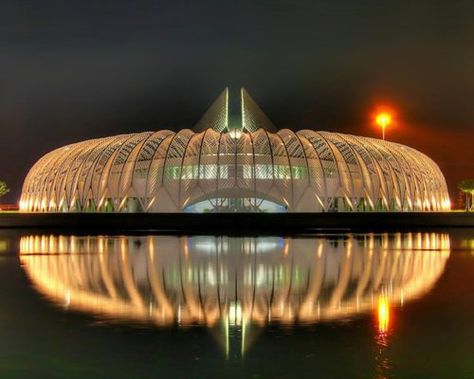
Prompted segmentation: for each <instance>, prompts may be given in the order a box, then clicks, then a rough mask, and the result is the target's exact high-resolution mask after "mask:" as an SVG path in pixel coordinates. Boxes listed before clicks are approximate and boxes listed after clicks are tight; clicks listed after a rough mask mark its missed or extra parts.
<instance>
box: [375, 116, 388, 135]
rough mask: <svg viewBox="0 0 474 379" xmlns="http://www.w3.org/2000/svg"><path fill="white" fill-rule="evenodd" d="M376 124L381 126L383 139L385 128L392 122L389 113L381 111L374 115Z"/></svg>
mask: <svg viewBox="0 0 474 379" xmlns="http://www.w3.org/2000/svg"><path fill="white" fill-rule="evenodd" d="M375 122H376V123H377V125H379V126H381V127H382V139H383V140H385V128H386V127H387V126H388V125H390V123H391V122H392V116H391V115H390V113H386V112H382V113H379V114H378V115H377V116H376V117H375Z"/></svg>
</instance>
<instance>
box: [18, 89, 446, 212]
mask: <svg viewBox="0 0 474 379" xmlns="http://www.w3.org/2000/svg"><path fill="white" fill-rule="evenodd" d="M229 114H230V112H229V92H228V89H225V90H224V91H223V92H222V94H221V95H220V96H219V97H218V98H217V99H216V101H215V102H214V103H213V104H212V105H211V107H210V108H209V110H208V111H207V112H206V113H205V114H204V116H203V117H202V119H201V120H200V121H199V122H198V123H197V124H196V125H195V126H194V128H193V130H190V129H183V130H180V131H179V132H177V133H175V132H172V131H170V130H160V131H157V132H144V133H135V134H127V135H119V136H113V137H106V138H98V139H93V140H88V141H83V142H78V143H75V144H72V145H68V146H65V147H62V148H59V149H56V150H54V151H52V152H50V153H48V154H46V155H45V156H43V157H42V158H41V159H40V160H39V161H38V162H37V163H36V164H35V165H34V166H33V167H32V169H31V170H30V172H29V173H28V175H27V177H26V179H25V182H24V185H23V192H22V196H21V201H20V209H21V210H22V211H28V212H335V211H355V212H358V211H360V212H366V211H441V210H449V209H450V202H449V195H448V190H447V186H446V181H445V179H444V177H443V174H442V173H441V171H440V169H439V167H438V166H437V165H436V163H434V162H433V161H432V160H431V159H430V158H428V157H427V156H426V155H424V154H422V153H420V152H419V151H416V150H414V149H412V148H409V147H407V146H403V145H400V144H397V143H393V142H387V141H382V140H379V139H374V138H366V137H359V136H352V135H347V134H341V133H330V132H316V131H313V130H300V131H298V132H293V131H291V130H288V129H282V130H278V131H277V129H276V128H275V127H274V126H273V124H272V123H271V121H270V120H269V119H268V118H267V117H266V116H265V114H264V113H263V112H262V111H261V109H260V108H259V107H258V106H257V104H256V103H255V102H254V101H253V99H252V98H251V97H250V96H249V94H248V93H247V91H246V90H245V89H242V90H241V114H240V116H239V117H238V120H236V119H235V118H233V117H230V116H229Z"/></svg>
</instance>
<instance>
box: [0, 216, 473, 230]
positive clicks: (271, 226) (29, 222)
mask: <svg viewBox="0 0 474 379" xmlns="http://www.w3.org/2000/svg"><path fill="white" fill-rule="evenodd" d="M453 227H465V228H469V227H471V228H474V213H468V212H429V213H421V212H420V213H392V212H390V213H388V212H380V213H213V214H211V213H203V214H195V213H194V214H193V213H0V228H10V229H35V230H56V231H67V232H69V233H75V232H76V233H77V232H90V233H105V232H115V233H116V232H148V231H154V232H157V233H163V234H165V233H172V234H199V233H202V234H227V235H229V234H244V233H245V234H254V235H255V234H266V235H269V234H278V235H282V234H283V235H285V234H286V235H289V234H305V233H315V232H318V231H327V230H332V231H394V230H399V231H404V230H411V229H431V228H453Z"/></svg>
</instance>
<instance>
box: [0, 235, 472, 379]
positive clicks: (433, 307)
mask: <svg viewBox="0 0 474 379" xmlns="http://www.w3.org/2000/svg"><path fill="white" fill-rule="evenodd" d="M2 233H3V234H1V235H0V251H1V255H0V275H1V276H0V281H1V284H2V285H1V287H0V299H1V302H0V322H1V324H0V325H1V328H0V333H1V334H0V338H1V339H0V341H1V342H0V374H1V377H2V378H14V377H18V378H31V377H40V376H41V377H50V378H66V377H67V378H84V377H88V378H109V377H110V378H130V377H137V378H138V377H139V378H152V377H153V378H156V377H176V378H181V377H182V378H187V377H189V378H212V377H216V378H222V377H230V378H241V377H242V378H243V377H245V378H310V377H311V378H313V377H321V378H334V377H336V378H409V377H430V378H446V377H456V378H472V377H474V362H473V360H472V358H471V357H472V354H473V352H474V351H473V350H474V349H473V348H472V340H473V337H474V322H473V321H472V320H474V295H472V294H473V293H474V292H473V290H474V284H473V283H472V282H473V281H472V278H473V276H474V256H473V255H472V253H474V233H473V232H472V230H466V229H464V230H457V231H446V232H442V231H436V232H412V233H382V234H379V233H377V234H372V233H367V234H319V235H312V236H305V237H293V238H288V237H278V236H273V237H227V236H182V237H176V236H159V235H137V236H80V235H49V234H42V233H26V232H21V233H20V232H14V231H10V232H2Z"/></svg>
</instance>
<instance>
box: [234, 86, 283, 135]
mask: <svg viewBox="0 0 474 379" xmlns="http://www.w3.org/2000/svg"><path fill="white" fill-rule="evenodd" d="M240 96H241V102H242V104H241V108H242V129H245V130H247V131H249V132H255V131H256V130H257V129H260V128H262V129H265V130H267V131H269V132H276V131H277V128H276V127H275V125H273V123H272V122H271V121H270V119H269V118H268V117H267V115H266V114H265V113H263V111H262V110H261V109H260V107H259V106H258V105H257V103H256V102H255V100H254V99H252V98H251V97H250V95H249V93H248V92H247V90H246V89H245V88H242V89H241V90H240Z"/></svg>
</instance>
